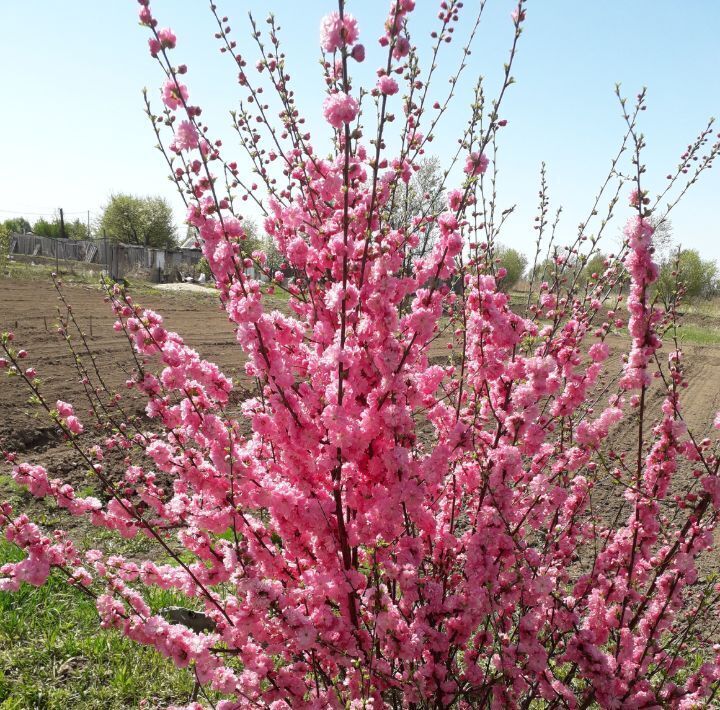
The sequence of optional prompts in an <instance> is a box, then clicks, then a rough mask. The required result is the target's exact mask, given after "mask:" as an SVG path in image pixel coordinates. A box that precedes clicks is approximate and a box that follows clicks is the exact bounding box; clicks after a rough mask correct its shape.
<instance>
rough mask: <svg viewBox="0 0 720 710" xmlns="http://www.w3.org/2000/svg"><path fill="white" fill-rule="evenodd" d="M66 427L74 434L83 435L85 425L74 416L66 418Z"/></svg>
mask: <svg viewBox="0 0 720 710" xmlns="http://www.w3.org/2000/svg"><path fill="white" fill-rule="evenodd" d="M65 426H66V427H67V428H68V429H69V430H70V431H71V432H72V433H73V434H82V432H83V425H82V424H81V423H80V420H79V419H78V418H77V417H76V416H73V415H72V414H71V415H70V416H68V417H66V418H65Z"/></svg>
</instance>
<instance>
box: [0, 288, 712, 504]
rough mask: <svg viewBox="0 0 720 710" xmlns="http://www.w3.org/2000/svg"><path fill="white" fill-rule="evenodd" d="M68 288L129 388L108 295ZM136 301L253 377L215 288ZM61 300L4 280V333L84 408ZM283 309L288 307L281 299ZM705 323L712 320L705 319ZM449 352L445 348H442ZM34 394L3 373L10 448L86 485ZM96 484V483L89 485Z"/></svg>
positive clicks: (147, 293) (0, 293)
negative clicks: (31, 398) (59, 328)
mask: <svg viewBox="0 0 720 710" xmlns="http://www.w3.org/2000/svg"><path fill="white" fill-rule="evenodd" d="M65 293H66V296H67V298H68V300H69V301H70V302H71V303H72V304H73V309H74V312H75V314H76V318H77V319H78V321H79V322H80V324H81V326H82V327H83V328H84V330H85V332H86V334H87V336H88V342H89V345H90V347H91V349H92V350H93V352H94V353H95V355H96V357H97V363H98V367H99V369H100V371H101V372H102V373H103V375H104V376H105V377H106V379H107V382H108V384H109V385H110V386H111V387H118V388H120V390H121V391H124V388H123V387H122V385H123V383H124V381H125V380H126V379H127V377H128V375H129V374H130V373H131V370H132V356H131V353H130V348H129V345H128V343H127V341H126V340H125V339H124V337H123V336H122V334H117V333H115V332H114V331H113V329H112V323H113V320H114V319H113V317H112V315H111V313H110V309H109V306H108V304H106V303H104V301H103V294H102V292H101V291H99V290H98V289H97V288H95V287H91V286H80V285H75V286H67V287H65ZM135 298H136V300H137V301H138V302H139V303H142V304H143V305H144V306H147V307H150V308H153V309H155V310H157V311H158V312H160V313H161V314H162V315H163V316H164V318H165V322H166V325H167V326H168V327H169V328H170V329H172V330H175V331H177V332H178V333H180V334H181V335H182V336H183V337H184V338H185V340H186V342H187V343H188V344H189V345H191V346H192V347H194V348H196V349H197V350H198V351H199V352H200V354H201V355H203V356H205V357H208V358H209V359H211V360H213V361H214V362H216V363H217V364H218V365H219V366H220V367H221V368H222V369H223V371H224V372H225V373H226V374H228V375H231V376H232V377H234V378H235V379H236V380H239V381H240V383H241V384H244V383H246V382H247V381H246V380H245V375H244V371H243V362H244V358H243V354H242V352H241V350H240V348H239V346H238V345H237V344H236V343H235V339H234V336H233V332H232V328H231V325H230V324H229V323H228V320H227V317H226V316H225V313H224V311H222V310H221V309H220V306H219V304H218V301H217V299H216V298H215V297H214V295H212V292H210V293H209V294H208V295H204V294H198V293H187V292H182V291H177V290H162V291H159V290H154V289H147V288H146V289H143V290H142V291H141V292H140V293H139V294H136V295H135ZM58 305H59V302H58V298H57V294H56V292H55V290H54V288H53V286H52V283H50V282H49V280H16V279H0V330H6V329H12V330H13V331H14V332H15V334H16V344H17V346H18V347H24V348H26V349H27V350H28V351H29V356H28V359H27V362H28V364H29V365H32V366H33V367H35V368H36V369H37V371H38V373H39V376H40V377H41V378H42V381H43V391H44V393H45V395H46V397H47V399H48V400H49V401H50V402H52V403H54V402H55V400H57V399H64V400H67V401H70V402H75V403H76V404H80V403H81V402H83V401H85V399H84V394H83V389H82V385H81V384H80V382H79V377H78V374H77V371H76V369H75V367H74V365H73V360H72V357H71V356H70V354H69V352H68V349H67V345H66V344H65V342H64V341H63V339H62V338H60V337H59V336H58V334H57V332H56V326H55V323H56V321H57V308H58ZM277 305H278V306H280V307H282V303H278V304H277ZM711 325H716V324H714V323H713V324H711ZM697 327H700V328H702V327H710V326H709V325H708V324H707V323H702V322H698V323H697ZM91 333H92V334H91ZM624 344H625V343H624V342H623V341H621V340H620V339H619V338H618V339H615V340H613V341H612V342H611V348H612V349H613V350H615V351H616V355H615V356H614V357H613V358H612V359H611V363H610V365H609V368H608V374H607V375H606V377H608V378H609V377H611V376H612V374H613V370H615V372H617V371H618V370H619V368H620V360H619V357H617V353H618V352H621V351H622V348H623V345H624ZM684 350H685V352H686V363H687V376H688V380H689V386H688V388H687V390H686V391H685V393H684V396H683V411H684V415H685V418H686V421H687V423H688V425H689V426H690V428H691V429H692V431H693V432H694V433H695V435H696V438H697V440H700V439H702V438H703V437H704V436H706V435H707V434H708V433H709V431H710V428H711V425H712V421H713V418H714V416H715V413H716V412H717V411H718V409H720V347H718V346H717V345H709V346H703V345H686V346H685V347H684ZM442 352H443V348H442V347H441V344H439V347H438V353H442ZM444 352H447V351H444ZM243 381H245V382H243ZM661 396H662V394H661V392H660V391H659V388H653V389H652V390H651V391H650V393H649V395H648V397H649V404H650V411H651V412H652V413H653V415H656V414H657V412H658V405H659V403H660V402H659V399H660V398H661ZM27 398H28V392H27V390H26V388H25V386H24V384H23V383H22V382H21V381H20V380H19V378H5V377H3V378H2V380H0V439H2V441H3V444H4V446H5V448H7V449H10V450H16V451H18V452H20V453H21V455H22V456H23V457H24V458H25V457H26V458H27V459H29V460H31V461H33V462H36V463H41V464H43V465H45V466H46V467H47V468H48V470H49V472H51V475H52V476H61V477H67V478H68V479H69V480H70V481H71V482H72V483H74V484H75V485H78V484H79V483H81V482H82V480H84V478H85V477H86V476H87V474H86V473H85V472H84V471H83V470H82V467H81V466H80V461H77V460H75V459H76V458H77V457H76V456H74V455H73V451H72V450H69V449H68V448H67V446H66V445H65V444H63V443H62V442H61V441H59V440H58V439H57V438H56V435H55V432H54V429H53V427H52V426H50V425H49V424H48V421H47V419H46V418H44V417H43V415H42V414H40V413H38V411H37V409H36V407H34V406H32V405H30V404H29V403H28V401H27ZM127 406H128V408H129V409H130V410H133V409H134V411H136V412H138V413H139V412H140V411H141V410H142V407H143V406H144V404H143V403H142V402H141V401H139V400H138V401H137V402H133V401H132V400H129V401H128V403H127ZM78 410H79V411H80V412H81V413H82V408H80V407H78ZM650 426H651V422H648V423H647V427H648V428H647V431H649V427H650ZM636 440H637V433H636V430H635V429H634V428H633V426H632V418H630V419H628V420H626V421H625V422H624V423H623V424H622V425H621V427H620V428H619V429H618V430H615V431H614V432H613V433H612V434H611V440H610V443H611V445H612V446H614V447H616V448H617V450H618V451H622V450H625V449H627V450H632V449H633V448H634V446H635V444H634V442H635V441H636ZM0 473H3V474H4V473H7V467H6V466H2V465H0ZM686 476H689V472H682V474H681V477H682V478H683V479H686ZM81 477H82V479H81ZM92 484H93V482H92V481H89V480H88V481H87V483H86V485H90V486H92ZM12 486H13V484H11V483H8V478H7V476H2V477H0V499H2V498H3V497H5V496H6V495H7V494H8V493H9V492H11V491H12V493H13V496H18V491H17V489H14V488H13V487H12ZM621 493H622V491H621V490H618V488H617V487H615V486H612V485H610V484H608V485H603V484H601V485H600V486H598V488H597V491H596V494H595V497H596V501H594V502H596V503H597V504H598V505H600V506H602V507H603V508H605V509H606V510H607V511H608V513H610V512H611V511H612V512H613V514H614V511H617V508H618V506H620V505H622V504H623V497H622V495H621ZM20 495H22V503H23V504H24V505H30V506H31V507H33V508H34V509H35V510H37V509H36V508H35V505H43V504H39V503H38V504H36V503H35V501H34V500H32V499H31V496H29V494H24V495H23V494H20Z"/></svg>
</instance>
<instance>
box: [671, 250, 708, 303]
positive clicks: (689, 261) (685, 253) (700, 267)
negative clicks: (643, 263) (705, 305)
mask: <svg viewBox="0 0 720 710" xmlns="http://www.w3.org/2000/svg"><path fill="white" fill-rule="evenodd" d="M678 283H679V284H680V285H682V287H683V290H684V295H683V298H684V300H686V301H693V300H696V299H698V298H707V297H709V296H712V295H714V294H715V293H717V291H718V285H719V284H718V268H717V264H716V263H715V262H714V261H712V260H710V259H708V260H705V259H702V258H701V257H700V254H699V253H698V252H697V250H695V249H681V250H679V251H677V252H676V253H675V254H674V255H671V256H669V257H668V258H666V259H665V260H663V261H662V263H661V264H660V277H659V278H658V281H657V292H658V295H659V296H660V298H661V299H662V301H663V303H665V304H666V305H671V304H673V303H674V302H675V300H676V299H677V295H678V294H677V285H678Z"/></svg>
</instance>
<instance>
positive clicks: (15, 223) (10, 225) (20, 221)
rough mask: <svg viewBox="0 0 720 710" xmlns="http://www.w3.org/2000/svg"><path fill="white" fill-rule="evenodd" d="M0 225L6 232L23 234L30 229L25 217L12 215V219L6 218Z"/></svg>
mask: <svg viewBox="0 0 720 710" xmlns="http://www.w3.org/2000/svg"><path fill="white" fill-rule="evenodd" d="M2 227H4V228H5V229H6V230H7V232H8V234H25V233H26V232H30V231H31V230H32V227H31V226H30V222H28V221H27V220H26V219H25V217H13V218H12V219H6V220H5V221H4V222H3V223H2Z"/></svg>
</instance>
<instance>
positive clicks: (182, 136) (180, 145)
mask: <svg viewBox="0 0 720 710" xmlns="http://www.w3.org/2000/svg"><path fill="white" fill-rule="evenodd" d="M174 144H175V147H176V148H177V149H178V150H191V149H192V148H197V147H198V132H197V130H196V129H195V126H193V124H192V123H190V121H181V122H180V125H179V126H178V127H177V128H176V129H175V143H174Z"/></svg>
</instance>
